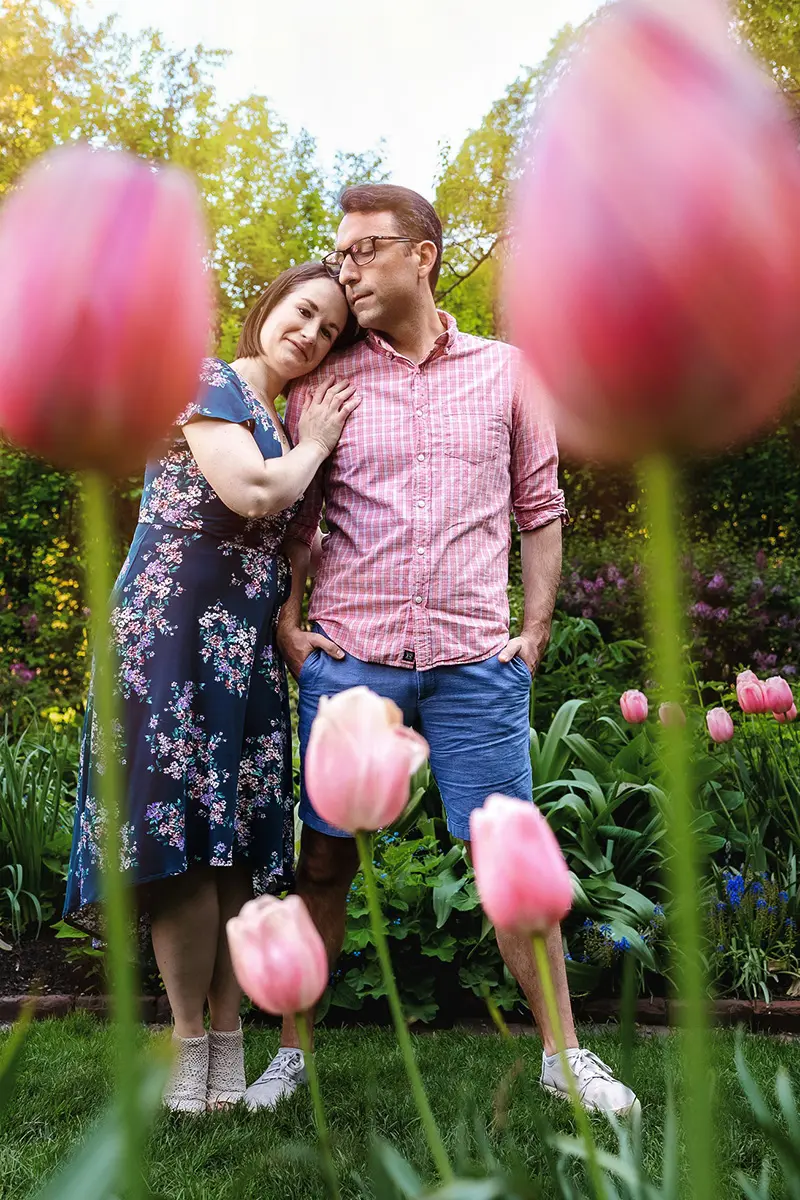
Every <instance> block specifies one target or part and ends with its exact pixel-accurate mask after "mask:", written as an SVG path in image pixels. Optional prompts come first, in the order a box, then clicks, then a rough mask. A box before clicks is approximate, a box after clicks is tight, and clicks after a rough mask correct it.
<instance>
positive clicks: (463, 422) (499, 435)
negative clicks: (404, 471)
mask: <svg viewBox="0 0 800 1200" xmlns="http://www.w3.org/2000/svg"><path fill="white" fill-rule="evenodd" d="M432 432H433V435H434V448H435V449H439V450H441V452H442V453H443V454H444V455H445V456H446V457H447V458H451V459H457V460H459V461H461V462H464V463H472V464H474V465H475V466H480V465H481V464H483V463H487V462H493V461H494V460H495V459H496V458H497V455H498V454H499V453H500V450H501V447H502V444H503V439H504V437H505V438H507V436H508V435H507V430H506V425H505V421H504V419H503V414H502V413H501V412H498V411H497V410H496V409H492V407H491V405H489V404H483V405H482V404H479V403H476V402H475V401H470V402H455V403H453V405H452V406H449V407H448V408H447V409H446V410H444V411H443V412H442V413H440V414H439V417H438V421H436V422H435V424H434V427H433V430H432ZM437 435H438V436H437ZM437 442H438V445H437Z"/></svg>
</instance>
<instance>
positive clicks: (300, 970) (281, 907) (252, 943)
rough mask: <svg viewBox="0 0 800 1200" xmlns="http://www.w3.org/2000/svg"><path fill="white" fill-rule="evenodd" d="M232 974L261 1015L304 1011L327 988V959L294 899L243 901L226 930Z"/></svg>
mask: <svg viewBox="0 0 800 1200" xmlns="http://www.w3.org/2000/svg"><path fill="white" fill-rule="evenodd" d="M226 929H227V933H228V946H229V948H230V952H231V962H232V963H233V970H234V973H235V975H236V978H237V979H238V981H239V984H240V986H241V988H242V990H243V991H244V992H245V993H246V994H247V995H248V996H249V997H250V999H251V1000H252V1001H253V1003H254V1004H257V1005H258V1007H259V1008H263V1010H264V1012H268V1013H273V1014H274V1015H275V1016H282V1015H283V1014H284V1013H298V1012H305V1011H306V1009H308V1008H311V1007H312V1006H313V1005H315V1004H316V1003H317V1001H318V1000H319V998H320V996H321V995H322V993H323V992H324V991H325V988H326V987H327V984H328V975H329V969H328V956H327V954H326V953H325V945H324V943H323V941H322V938H321V937H320V935H319V933H318V931H317V929H316V926H315V925H314V922H313V921H312V920H311V917H310V916H309V913H308V909H307V908H306V906H305V904H304V902H303V901H302V900H301V899H300V897H299V896H287V897H286V899H285V900H278V899H276V897H275V896H258V897H257V898H256V899H255V900H248V902H247V904H245V906H244V907H243V909H242V911H241V912H240V913H239V915H238V917H233V918H232V919H231V920H230V921H228V924H227V926H226Z"/></svg>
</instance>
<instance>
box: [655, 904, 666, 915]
mask: <svg viewBox="0 0 800 1200" xmlns="http://www.w3.org/2000/svg"><path fill="white" fill-rule="evenodd" d="M663 915H664V907H663V905H661V904H654V905H653V916H654V917H663Z"/></svg>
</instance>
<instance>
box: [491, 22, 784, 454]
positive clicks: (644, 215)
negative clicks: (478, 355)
mask: <svg viewBox="0 0 800 1200" xmlns="http://www.w3.org/2000/svg"><path fill="white" fill-rule="evenodd" d="M536 118H537V119H536V131H535V137H532V138H531V141H530V145H529V148H528V157H529V159H530V162H531V164H532V165H531V166H530V167H529V169H527V170H526V171H525V172H524V174H523V176H522V179H521V183H520V185H519V187H518V189H517V195H516V202H515V205H514V208H513V228H514V233H515V236H516V252H515V253H513V254H512V255H511V257H510V260H509V267H508V271H507V276H506V300H507V305H508V315H509V320H510V324H511V329H512V332H513V335H514V338H515V340H516V342H517V344H518V345H519V346H520V347H521V348H522V350H523V352H524V354H525V356H526V357H527V358H528V360H529V362H530V363H531V365H532V366H533V368H534V370H535V371H536V372H537V374H538V376H539V378H540V379H541V381H542V383H543V385H544V389H545V391H547V392H549V394H550V396H551V397H552V403H553V406H554V414H553V415H554V418H555V421H556V425H557V428H558V432H559V441H560V442H561V444H562V445H563V446H564V447H565V448H566V449H568V450H570V451H572V452H574V453H576V454H578V455H579V456H582V457H590V458H602V459H606V460H615V461H626V460H630V459H633V458H636V457H639V456H641V455H642V454H644V453H647V452H651V451H654V450H664V449H666V450H674V449H695V450H705V449H710V448H715V447H722V446H727V445H728V444H729V443H731V442H733V441H736V440H741V439H743V438H745V437H747V436H748V435H749V434H751V433H752V432H753V431H754V430H756V429H758V428H759V427H760V426H762V425H763V424H764V423H766V422H769V421H770V420H772V419H773V418H774V417H775V416H776V414H777V413H778V411H779V409H780V407H781V404H782V402H783V400H784V399H785V398H786V396H787V394H788V393H789V392H790V390H791V388H792V386H793V384H794V382H795V380H796V377H797V371H798V365H800V221H798V219H797V214H798V211H800V157H798V151H797V140H796V131H795V129H794V128H793V125H792V122H791V120H790V117H789V114H788V113H787V112H785V111H784V108H783V106H782V104H781V102H780V101H779V98H778V94H777V89H776V88H775V87H774V85H773V84H772V82H771V81H768V80H767V78H766V76H765V75H764V74H763V73H762V72H761V71H760V69H759V68H758V67H757V66H756V65H755V63H754V61H753V60H752V59H751V58H750V57H749V56H748V55H747V54H746V52H745V51H744V50H743V49H742V47H741V46H739V45H737V44H735V43H734V42H733V40H732V39H731V38H730V36H729V35H728V30H727V23H726V17H725V11H724V7H723V4H722V2H721V0H720V2H719V3H717V0H697V2H696V3H688V0H683V2H677V0H673V3H671V4H670V3H667V2H666V0H662V2H661V3H658V4H657V3H656V2H655V0H620V2H619V3H616V4H613V5H609V6H608V7H607V8H606V9H604V10H603V12H602V13H601V15H600V17H599V19H597V20H596V21H595V22H594V23H593V25H592V26H591V28H590V29H589V31H588V33H587V35H586V38H585V40H584V43H583V44H582V46H581V48H580V51H579V53H577V54H576V55H575V56H574V58H573V60H572V62H571V64H570V69H569V71H568V72H566V73H565V74H564V76H563V78H562V81H561V82H560V83H559V84H558V86H557V87H556V89H555V91H554V93H553V95H552V97H551V98H550V100H549V101H548V102H547V104H546V107H545V109H544V110H543V112H542V114H541V115H540V113H539V110H538V108H537V114H536Z"/></svg>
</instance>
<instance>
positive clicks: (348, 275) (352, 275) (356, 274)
mask: <svg viewBox="0 0 800 1200" xmlns="http://www.w3.org/2000/svg"><path fill="white" fill-rule="evenodd" d="M360 278H361V272H360V271H359V269H358V267H357V266H356V264H355V263H354V262H353V258H352V255H350V254H348V256H347V258H346V259H345V260H344V262H343V263H342V269H341V271H340V272H339V283H341V284H342V286H343V287H344V286H346V285H347V284H348V283H356V282H357V281H358V280H359V279H360Z"/></svg>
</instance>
